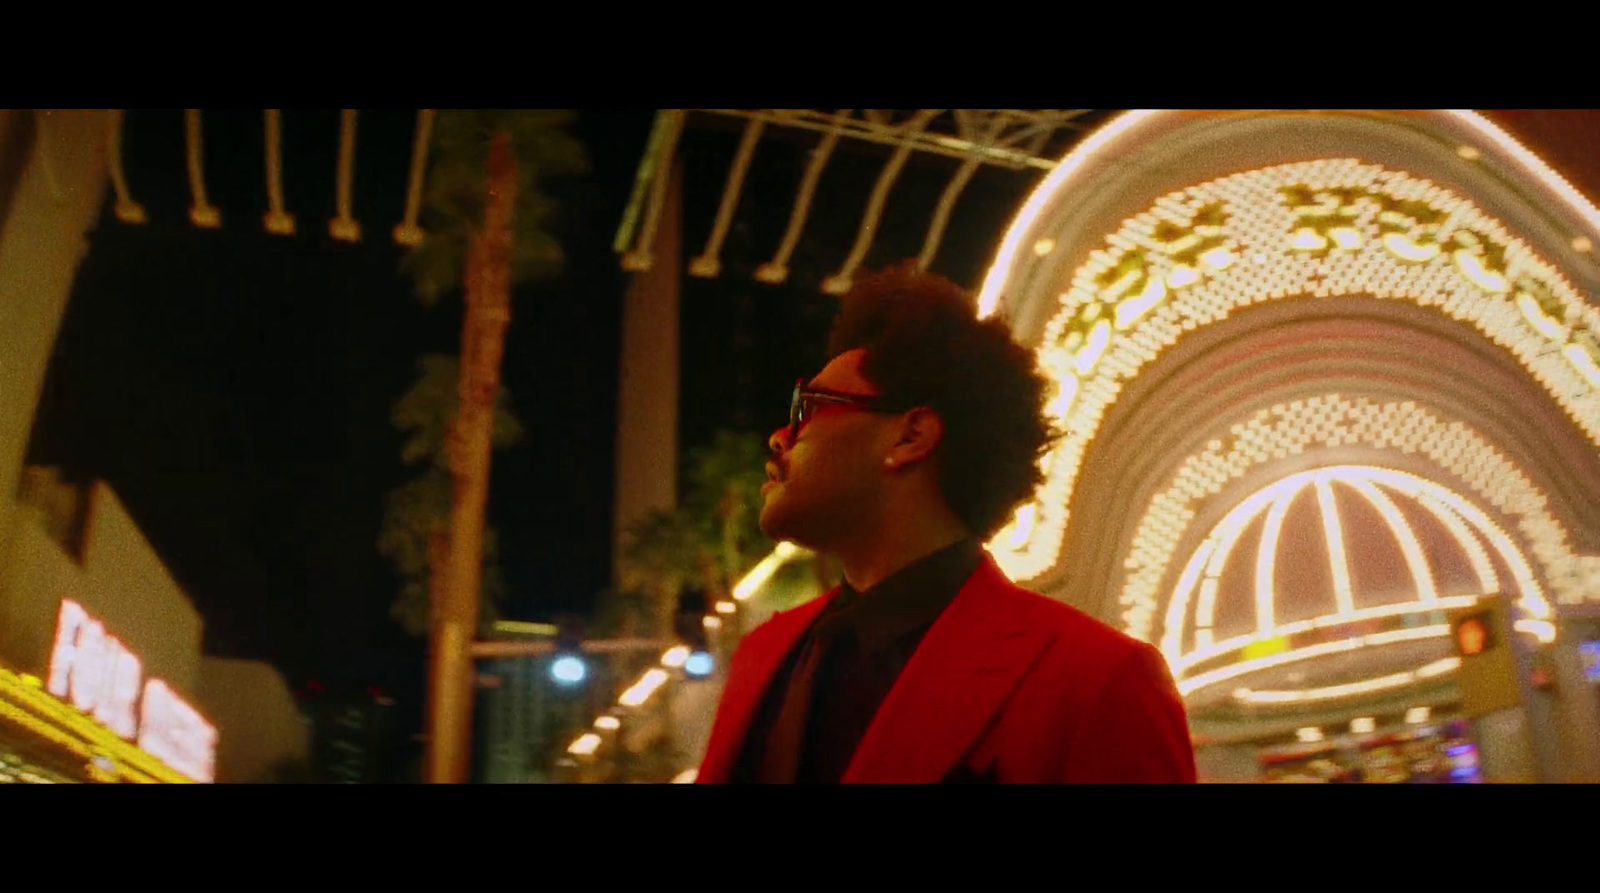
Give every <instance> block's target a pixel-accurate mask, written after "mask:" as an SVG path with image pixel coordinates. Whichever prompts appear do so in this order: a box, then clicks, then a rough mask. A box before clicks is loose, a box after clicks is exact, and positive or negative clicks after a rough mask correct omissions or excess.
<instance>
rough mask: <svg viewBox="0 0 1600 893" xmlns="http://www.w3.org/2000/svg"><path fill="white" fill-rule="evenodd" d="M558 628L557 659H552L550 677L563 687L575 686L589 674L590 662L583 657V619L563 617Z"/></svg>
mask: <svg viewBox="0 0 1600 893" xmlns="http://www.w3.org/2000/svg"><path fill="white" fill-rule="evenodd" d="M557 628H558V631H557V633H556V652H555V659H554V660H552V661H550V678H552V679H554V680H555V681H556V684H557V685H559V686H561V687H563V688H573V687H574V686H577V685H580V684H581V683H582V682H583V680H584V679H586V678H588V676H589V662H588V661H586V660H584V657H583V634H584V628H583V620H582V619H581V618H578V617H563V618H562V619H561V621H560V622H559V623H558V624H557Z"/></svg>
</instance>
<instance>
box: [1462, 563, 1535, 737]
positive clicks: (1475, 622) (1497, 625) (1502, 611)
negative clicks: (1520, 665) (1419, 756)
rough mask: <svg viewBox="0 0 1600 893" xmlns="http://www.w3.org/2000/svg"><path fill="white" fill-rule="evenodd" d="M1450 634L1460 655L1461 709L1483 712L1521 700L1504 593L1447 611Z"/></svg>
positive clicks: (1504, 708)
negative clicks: (1465, 606)
mask: <svg viewBox="0 0 1600 893" xmlns="http://www.w3.org/2000/svg"><path fill="white" fill-rule="evenodd" d="M1448 616H1449V620H1450V638H1451V641H1452V642H1453V643H1454V645H1455V650H1456V656H1457V657H1459V658H1461V669H1460V671H1459V672H1458V674H1457V679H1458V680H1459V681H1460V685H1461V709H1462V712H1463V713H1465V714H1466V715H1468V716H1483V715H1484V714H1487V713H1495V712H1497V711H1500V710H1508V709H1511V708H1513V707H1518V706H1520V705H1521V704H1522V692H1521V688H1520V686H1519V685H1518V683H1517V658H1516V654H1515V652H1514V644H1515V643H1514V642H1513V640H1512V635H1513V633H1512V630H1511V621H1510V618H1509V616H1508V614H1507V604H1506V597H1505V596H1503V595H1500V594H1498V593H1496V594H1493V595H1489V596H1486V597H1485V598H1482V599H1480V600H1479V601H1478V603H1477V604H1475V605H1472V606H1470V607H1467V608H1458V609H1456V610H1454V611H1451V612H1450V613H1449V615H1448Z"/></svg>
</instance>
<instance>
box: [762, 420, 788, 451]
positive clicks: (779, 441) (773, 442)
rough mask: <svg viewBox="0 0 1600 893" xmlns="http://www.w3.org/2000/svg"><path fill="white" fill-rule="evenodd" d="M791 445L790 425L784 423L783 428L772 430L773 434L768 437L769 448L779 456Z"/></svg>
mask: <svg viewBox="0 0 1600 893" xmlns="http://www.w3.org/2000/svg"><path fill="white" fill-rule="evenodd" d="M791 445H792V444H790V442H789V426H788V425H784V426H783V427H782V428H779V429H778V430H776V431H774V432H772V436H771V437H769V438H767V448H768V449H770V450H772V452H773V453H775V454H777V455H779V456H781V455H783V454H784V453H785V452H787V451H788V449H789V447H790V446H791Z"/></svg>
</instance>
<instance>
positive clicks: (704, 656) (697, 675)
mask: <svg viewBox="0 0 1600 893" xmlns="http://www.w3.org/2000/svg"><path fill="white" fill-rule="evenodd" d="M716 664H717V662H716V660H714V659H713V658H712V657H711V653H710V652H708V651H696V652H694V653H693V654H691V655H689V659H688V660H686V661H684V662H683V672H684V674H685V675H687V676H689V677H690V678H691V679H704V678H706V677H707V676H710V675H711V671H712V670H713V669H715V668H716Z"/></svg>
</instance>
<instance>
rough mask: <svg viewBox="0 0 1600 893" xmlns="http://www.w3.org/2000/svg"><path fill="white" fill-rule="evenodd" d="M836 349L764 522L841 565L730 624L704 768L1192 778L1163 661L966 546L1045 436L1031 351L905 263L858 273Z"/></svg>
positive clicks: (1022, 484) (817, 773) (796, 407)
mask: <svg viewBox="0 0 1600 893" xmlns="http://www.w3.org/2000/svg"><path fill="white" fill-rule="evenodd" d="M829 355H830V357H831V359H830V360H829V362H828V363H827V365H826V366H824V367H823V369H822V371H821V372H819V373H818V374H817V376H816V377H815V378H813V379H812V380H811V381H810V382H804V381H802V382H800V383H797V384H796V386H795V392H794V395H793V398H792V400H791V404H790V419H789V424H788V425H787V426H786V427H784V428H782V429H779V430H778V431H777V432H775V433H774V434H773V435H772V438H771V442H770V443H771V447H772V450H773V459H772V461H771V462H770V463H768V466H767V472H768V478H769V480H768V482H767V484H766V485H765V486H764V487H763V488H762V495H763V506H762V510H761V526H762V529H763V530H764V531H766V533H767V534H768V535H769V536H772V537H773V538H774V539H779V540H787V541H790V542H794V543H797V544H799V545H802V546H806V547H808V548H810V549H812V550H814V551H817V552H819V553H822V554H826V555H830V556H833V557H834V558H836V559H837V560H838V562H839V565H840V567H841V568H842V570H843V572H844V582H843V583H841V585H840V586H839V587H837V588H835V589H834V590H833V591H832V592H829V593H828V594H826V595H824V596H822V597H821V598H818V599H815V600H813V601H811V602H809V603H807V604H805V605H802V606H800V607H798V608H795V609H794V610H791V611H786V612H781V613H779V614H777V615H775V616H774V617H773V618H772V619H771V620H769V621H768V622H767V623H765V624H763V625H762V626H760V627H759V628H757V629H755V630H754V631H752V632H751V633H750V634H749V635H748V636H746V637H745V639H744V641H743V642H742V643H741V644H740V647H739V649H738V651H737V653H736V654H735V655H734V657H733V660H732V663H731V664H730V666H729V668H728V679H727V685H726V688H725V689H724V691H723V694H722V701H721V703H720V705H719V707H718V711H717V717H716V721H715V723H714V725H713V727H712V732H711V740H710V742H709V744H708V745H707V749H706V754H705V758H704V760H703V761H702V763H701V766H700V770H699V773H698V776H697V781H699V782H700V783H718V782H753V783H793V782H802V783H805V782H811V783H835V782H865V783H882V782H904V783H932V782H966V783H976V782H1001V783H1060V782H1091V783H1095V782H1192V781H1194V778H1195V768H1194V751H1193V748H1192V746H1191V743H1190V738H1189V730H1188V723H1187V721H1186V719H1185V716H1184V712H1183V705H1182V702H1181V701H1180V700H1179V698H1178V694H1177V691H1176V689H1175V688H1174V686H1173V683H1172V678H1171V676H1170V675H1169V673H1168V671H1167V667H1166V664H1165V663H1164V662H1163V660H1162V659H1161V656H1160V654H1159V653H1158V652H1157V651H1156V650H1155V649H1154V648H1152V647H1150V646H1149V645H1148V644H1145V643H1143V642H1139V641H1136V640H1134V639H1132V638H1130V637H1128V636H1126V635H1124V634H1122V633H1120V632H1117V631H1116V630H1114V629H1112V628H1111V627H1109V626H1106V625H1105V624H1103V623H1101V622H1099V621H1098V620H1095V619H1094V618H1092V617H1090V616H1088V615H1086V614H1084V613H1083V612H1081V611H1078V610H1076V609H1074V608H1072V607H1069V606H1067V605H1065V604H1062V603H1060V602H1057V601H1054V600H1052V599H1048V598H1045V597H1044V596H1041V595H1037V594H1035V593H1032V592H1028V591H1026V590H1024V589H1022V588H1020V587H1018V586H1016V585H1014V584H1012V583H1011V581H1010V580H1008V579H1006V577H1005V576H1004V574H1002V573H1001V571H1000V569H999V568H998V567H997V566H996V564H995V562H994V560H993V558H991V557H990V556H989V555H988V553H987V552H986V551H985V550H984V549H983V548H982V546H981V543H982V542H984V541H986V540H987V539H988V538H990V537H992V536H993V535H994V533H995V532H996V531H997V530H999V529H1000V527H1001V526H1002V525H1003V524H1004V523H1005V521H1006V519H1007V518H1008V517H1009V516H1010V515H1011V513H1012V512H1013V511H1014V510H1015V509H1016V507H1017V506H1018V505H1019V504H1021V503H1022V502H1023V501H1024V500H1026V499H1028V498H1030V497H1031V495H1032V493H1033V491H1034V489H1035V488H1036V487H1037V486H1038V484H1039V482H1040V480H1041V478H1042V473H1041V471H1040V468H1039V460H1040V458H1041V457H1042V456H1043V455H1044V453H1045V452H1046V451H1047V450H1048V449H1049V446H1050V444H1051V442H1052V440H1053V439H1054V437H1055V436H1056V433H1055V432H1054V431H1053V430H1052V429H1051V427H1050V425H1049V423H1048V421H1047V420H1046V417H1045V414H1044V403H1045V400H1046V399H1047V384H1048V383H1047V382H1046V380H1045V379H1044V377H1043V376H1042V375H1041V374H1040V373H1039V371H1038V368H1037V365H1036V363H1035V361H1034V358H1033V356H1032V354H1031V353H1030V352H1028V351H1027V350H1025V349H1023V348H1022V347H1020V346H1019V345H1017V344H1016V343H1015V342H1014V341H1012V340H1011V336H1010V332H1009V330H1008V329H1007V327H1006V325H1005V323H1004V322H1002V321H999V320H996V319H990V320H983V321H980V320H978V319H977V318H976V314H975V312H974V309H973V303H972V299H971V297H970V295H968V294H966V293H965V292H963V291H962V290H961V289H959V288H958V287H956V286H955V285H954V284H953V283H950V282H949V281H948V280H945V279H943V278H941V277H937V276H932V275H929V274H925V273H919V272H917V271H916V270H914V269H913V268H910V267H909V266H908V267H902V268H899V269H895V270H890V271H888V272H886V273H883V274H880V275H877V276H869V277H866V278H865V279H863V280H862V281H860V282H859V283H858V284H857V285H856V287H855V288H853V289H852V291H851V293H850V294H849V295H847V296H846V297H845V299H844V301H843V307H842V310H841V313H840V316H839V318H838V320H837V321H836V322H835V327H834V331H833V336H832V339H831V342H830V345H829Z"/></svg>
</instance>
